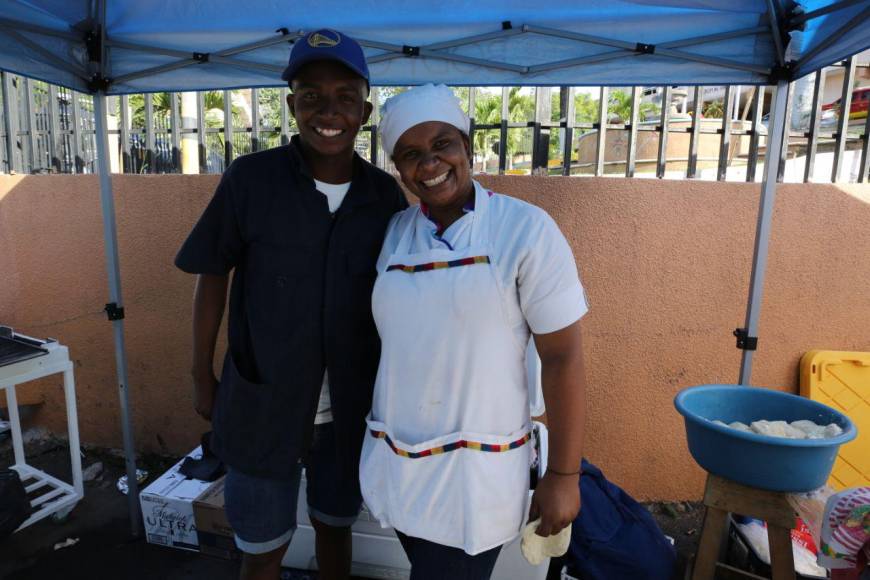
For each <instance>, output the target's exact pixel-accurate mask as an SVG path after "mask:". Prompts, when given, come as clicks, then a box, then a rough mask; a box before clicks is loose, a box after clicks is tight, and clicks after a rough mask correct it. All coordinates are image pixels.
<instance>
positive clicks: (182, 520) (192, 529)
mask: <svg viewBox="0 0 870 580" xmlns="http://www.w3.org/2000/svg"><path fill="white" fill-rule="evenodd" d="M188 457H193V458H194V459H199V458H201V457H202V449H201V448H200V447H197V448H196V449H194V450H193V451H191V452H190V453H189V454H188ZM182 461H183V460H182ZM182 461H179V462H178V463H176V464H175V465H173V466H172V468H170V469H169V471H167V472H166V473H164V474H163V475H161V476H160V477H159V478H157V479H156V480H155V481H153V482H152V483H151V484H150V485H149V486H148V487H146V488H145V489H144V490H142V492H141V493H140V494H139V505H140V506H141V507H142V520H143V522H144V524H145V537H146V538H147V540H148V542H149V543H151V544H158V545H160V546H169V547H171V548H179V549H182V550H190V551H194V552H198V551H199V538H198V536H197V527H196V521H195V519H194V515H193V502H194V501H195V500H196V499H197V498H198V497H200V496H201V495H202V494H203V493H204V492H206V491H207V490H208V489H209V488H210V487H211V486H213V485H215V484H216V483H218V481H221V480H218V481H213V482H208V481H199V480H198V479H187V478H186V477H185V476H183V475H181V474H180V473H179V472H178V470H179V469H180V468H181V463H182Z"/></svg>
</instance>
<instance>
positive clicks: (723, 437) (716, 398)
mask: <svg viewBox="0 0 870 580" xmlns="http://www.w3.org/2000/svg"><path fill="white" fill-rule="evenodd" d="M674 405H675V406H676V407H677V411H679V412H680V414H681V415H682V416H683V417H684V418H685V422H686V439H687V440H688V443H689V452H690V453H691V454H692V457H694V458H695V461H697V462H698V464H699V465H700V466H701V467H703V468H704V469H706V470H707V471H709V472H710V473H713V474H716V475H719V476H722V477H724V478H727V479H730V480H733V481H736V482H739V483H742V484H744V485H748V486H751V487H757V488H761V489H769V490H773V491H789V492H798V491H810V490H813V489H817V488H819V487H821V486H823V485H824V484H825V482H826V481H827V480H828V476H829V475H830V474H831V468H832V467H833V466H834V460H835V459H836V458H837V451H838V449H839V448H840V445H842V444H843V443H847V442H849V441H851V440H852V439H854V438H855V436H856V435H857V434H858V432H857V429H856V428H855V425H853V424H852V421H850V420H849V418H848V417H847V416H845V415H843V414H842V413H840V412H839V411H837V410H835V409H832V408H831V407H828V406H827V405H823V404H821V403H818V402H816V401H812V400H810V399H805V398H803V397H798V396H796V395H791V394H788V393H781V392H779V391H773V390H770V389H760V388H755V387H743V386H739V385H703V386H699V387H690V388H688V389H685V390H683V391H681V392H680V393H679V394H678V395H677V397H676V399H675V400H674ZM716 419H718V420H720V421H723V422H725V423H731V422H733V421H740V422H742V423H746V424H747V425H749V424H750V423H752V422H753V421H759V420H761V419H767V420H770V421H788V422H789V423H790V422H792V421H797V420H799V419H808V420H810V421H814V422H815V423H817V424H819V425H828V424H829V423H836V424H837V425H839V426H840V427H841V428H842V429H843V433H842V434H841V435H838V436H837V437H832V438H830V439H784V438H781V437H769V436H767V435H758V434H756V433H746V432H744V431H737V430H736V429H731V428H730V427H723V426H721V425H716V424H714V423H713V421H714V420H716Z"/></svg>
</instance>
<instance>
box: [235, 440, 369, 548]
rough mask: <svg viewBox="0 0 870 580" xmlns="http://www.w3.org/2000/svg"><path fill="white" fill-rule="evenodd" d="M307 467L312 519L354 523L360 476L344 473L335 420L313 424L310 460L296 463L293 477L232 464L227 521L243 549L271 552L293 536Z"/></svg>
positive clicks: (342, 524)
mask: <svg viewBox="0 0 870 580" xmlns="http://www.w3.org/2000/svg"><path fill="white" fill-rule="evenodd" d="M303 465H304V467H305V479H306V483H307V486H306V490H307V500H308V515H309V517H311V518H312V519H316V520H318V521H320V522H322V523H324V524H326V525H329V526H335V527H348V526H351V525H353V523H354V522H355V521H356V519H357V516H358V515H359V510H360V507H361V506H362V495H361V494H360V490H359V479H358V478H355V477H346V476H342V475H341V473H340V470H339V467H338V462H337V458H336V448H335V430H334V427H333V424H332V423H325V424H322V425H315V426H314V437H313V438H312V442H311V450H310V452H309V455H308V458H307V460H306V461H305V462H304V464H303V463H302V462H301V461H300V462H299V463H298V465H297V468H296V473H295V475H294V477H293V478H291V479H283V480H278V479H268V478H263V477H255V476H251V475H247V474H245V473H242V472H241V471H237V470H234V469H232V468H228V470H227V477H226V481H225V483H224V502H225V506H226V513H227V520H228V521H229V524H230V526H232V528H233V531H234V532H235V539H236V545H237V546H238V547H239V549H240V550H241V551H242V552H245V553H248V554H264V553H266V552H271V551H272V550H276V549H278V548H280V547H281V546H283V545H284V544H286V543H287V542H289V541H290V539H291V538H292V537H293V532H294V531H295V530H296V502H297V499H298V495H299V481H300V479H301V477H302V468H303Z"/></svg>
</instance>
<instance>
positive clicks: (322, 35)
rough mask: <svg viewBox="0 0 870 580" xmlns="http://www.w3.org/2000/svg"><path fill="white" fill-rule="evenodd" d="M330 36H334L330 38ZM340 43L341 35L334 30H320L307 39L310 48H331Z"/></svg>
mask: <svg viewBox="0 0 870 580" xmlns="http://www.w3.org/2000/svg"><path fill="white" fill-rule="evenodd" d="M330 35H335V37H334V38H331V37H330ZM340 42H341V35H340V34H339V33H337V32H335V31H334V30H321V31H319V32H315V33H314V34H312V35H311V36H309V37H308V46H310V47H311V48H332V47H333V46H338V44H339V43H340Z"/></svg>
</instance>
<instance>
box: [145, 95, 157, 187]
mask: <svg viewBox="0 0 870 580" xmlns="http://www.w3.org/2000/svg"><path fill="white" fill-rule="evenodd" d="M154 141H155V140H154V95H152V94H151V93H145V163H146V167H147V172H148V173H156V171H155V167H154V165H155V163H154V162H155V160H156V159H157V152H156V151H155V150H154Z"/></svg>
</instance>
